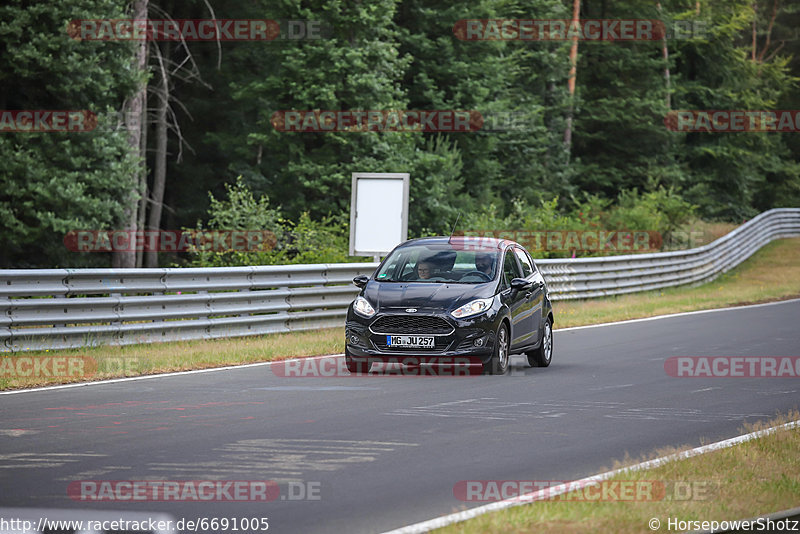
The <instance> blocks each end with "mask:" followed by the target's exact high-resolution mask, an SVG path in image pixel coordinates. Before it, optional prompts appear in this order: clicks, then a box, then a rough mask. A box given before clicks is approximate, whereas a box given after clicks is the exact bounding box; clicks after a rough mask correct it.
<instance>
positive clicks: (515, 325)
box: [501, 247, 530, 349]
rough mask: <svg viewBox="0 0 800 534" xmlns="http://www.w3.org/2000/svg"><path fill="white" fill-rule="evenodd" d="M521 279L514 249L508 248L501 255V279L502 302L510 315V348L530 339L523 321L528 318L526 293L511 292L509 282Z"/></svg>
mask: <svg viewBox="0 0 800 534" xmlns="http://www.w3.org/2000/svg"><path fill="white" fill-rule="evenodd" d="M514 278H522V270H521V269H520V266H519V264H518V263H517V257H516V255H515V254H514V248H513V247H508V248H507V249H506V251H505V254H504V255H503V275H502V278H501V284H502V291H501V295H502V298H503V301H504V302H505V303H506V305H507V306H508V309H509V311H510V314H511V348H512V349H514V348H516V347H519V346H522V345H525V344H526V340H528V339H530V332H529V331H528V330H529V328H527V327H526V325H525V321H526V320H527V319H528V318H529V317H528V316H529V312H530V310H529V309H528V308H529V303H528V301H527V300H526V293H527V292H526V291H512V290H511V280H513V279H514Z"/></svg>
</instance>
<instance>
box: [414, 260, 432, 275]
mask: <svg viewBox="0 0 800 534" xmlns="http://www.w3.org/2000/svg"><path fill="white" fill-rule="evenodd" d="M417 275H418V276H419V278H420V280H428V279H429V278H430V277H431V276H433V264H432V263H431V262H429V261H424V260H423V261H421V262H419V265H417Z"/></svg>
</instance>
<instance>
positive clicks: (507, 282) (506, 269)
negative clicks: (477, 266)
mask: <svg viewBox="0 0 800 534" xmlns="http://www.w3.org/2000/svg"><path fill="white" fill-rule="evenodd" d="M521 277H522V273H521V272H520V270H519V265H517V260H515V259H514V254H513V253H512V252H511V249H508V250H506V255H505V260H503V287H504V288H506V287H511V280H512V279H514V278H521Z"/></svg>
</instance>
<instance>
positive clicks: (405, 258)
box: [375, 243, 498, 284]
mask: <svg viewBox="0 0 800 534" xmlns="http://www.w3.org/2000/svg"><path fill="white" fill-rule="evenodd" d="M464 248H465V247H464V246H458V245H453V244H450V243H435V244H430V243H429V244H418V245H409V246H405V247H401V248H398V249H395V250H394V251H393V252H392V253H391V254H390V255H389V256H388V257H387V258H386V261H384V263H383V265H382V266H381V268H380V270H379V271H378V273H377V275H376V276H375V278H376V279H377V280H378V281H379V282H423V283H425V282H432V283H442V282H447V283H457V284H482V283H485V282H488V281H489V280H492V279H494V277H495V273H496V272H497V256H498V253H497V250H496V249H485V250H464Z"/></svg>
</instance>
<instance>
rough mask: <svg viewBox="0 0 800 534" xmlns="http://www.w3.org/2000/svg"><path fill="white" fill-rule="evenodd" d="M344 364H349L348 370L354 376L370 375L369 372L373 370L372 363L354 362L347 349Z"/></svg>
mask: <svg viewBox="0 0 800 534" xmlns="http://www.w3.org/2000/svg"><path fill="white" fill-rule="evenodd" d="M344 362H345V364H347V370H348V371H350V372H351V373H353V374H354V375H360V374H362V373H369V370H370V369H372V361H370V360H367V361H365V362H358V361H355V360H353V357H352V356H351V355H350V351H349V350H347V347H345V349H344Z"/></svg>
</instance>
